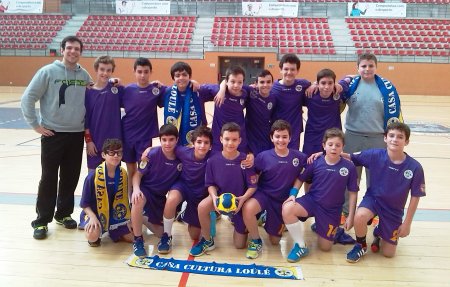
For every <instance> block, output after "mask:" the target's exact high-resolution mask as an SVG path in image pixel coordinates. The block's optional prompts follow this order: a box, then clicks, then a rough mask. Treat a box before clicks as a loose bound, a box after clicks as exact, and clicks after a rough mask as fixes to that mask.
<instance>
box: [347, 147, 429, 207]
mask: <svg viewBox="0 0 450 287" xmlns="http://www.w3.org/2000/svg"><path fill="white" fill-rule="evenodd" d="M351 157H352V161H353V162H354V163H355V165H357V166H360V165H362V166H364V167H366V168H368V169H370V182H371V184H370V186H369V187H368V188H367V192H366V194H367V195H371V196H372V197H374V198H375V199H376V201H377V202H378V203H379V204H380V205H381V206H382V208H383V209H386V210H393V211H395V212H397V213H399V214H403V209H404V207H405V204H406V200H407V199H408V193H409V191H410V190H411V196H416V197H421V196H425V176H424V172H423V168H422V166H421V165H420V163H419V162H418V161H416V160H415V159H413V158H412V157H410V156H409V155H407V154H406V158H405V160H404V161H403V162H402V163H401V164H395V163H393V162H392V161H391V160H390V159H389V156H388V153H387V150H386V149H369V150H365V151H362V152H361V153H354V154H352V155H351Z"/></svg>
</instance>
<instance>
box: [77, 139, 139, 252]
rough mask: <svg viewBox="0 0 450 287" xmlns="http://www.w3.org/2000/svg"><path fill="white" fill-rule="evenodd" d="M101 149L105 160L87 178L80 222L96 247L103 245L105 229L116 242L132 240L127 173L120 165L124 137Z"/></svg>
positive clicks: (110, 141)
mask: <svg viewBox="0 0 450 287" xmlns="http://www.w3.org/2000/svg"><path fill="white" fill-rule="evenodd" d="M101 150H102V157H103V159H105V162H104V163H102V164H100V165H99V166H98V167H97V168H96V170H95V171H91V172H89V174H88V176H87V177H86V179H85V181H84V186H83V193H82V196H81V200H80V207H81V208H83V213H84V216H83V218H82V220H81V221H80V225H82V226H83V227H84V230H85V234H86V238H87V240H88V243H89V245H90V246H92V247H97V246H100V243H101V236H102V234H103V233H105V232H109V236H110V237H111V239H112V240H113V241H114V242H117V241H120V240H122V241H126V242H130V243H131V242H133V236H132V234H131V231H130V229H129V227H128V224H129V220H130V215H131V211H130V206H129V202H128V188H127V185H128V184H127V183H128V182H127V172H126V171H125V169H123V168H121V167H120V163H121V160H122V153H123V150H122V142H121V140H120V139H106V140H105V142H104V144H103V147H102V149H101Z"/></svg>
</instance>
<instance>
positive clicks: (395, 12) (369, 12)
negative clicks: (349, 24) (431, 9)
mask: <svg viewBox="0 0 450 287" xmlns="http://www.w3.org/2000/svg"><path fill="white" fill-rule="evenodd" d="M347 5H348V16H351V17H359V16H361V17H406V3H391V2H390V3H361V2H354V3H351V2H350V3H347Z"/></svg>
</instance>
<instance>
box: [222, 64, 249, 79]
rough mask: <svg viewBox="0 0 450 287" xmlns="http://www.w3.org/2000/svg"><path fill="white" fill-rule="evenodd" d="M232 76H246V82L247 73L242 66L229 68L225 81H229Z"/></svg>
mask: <svg viewBox="0 0 450 287" xmlns="http://www.w3.org/2000/svg"><path fill="white" fill-rule="evenodd" d="M230 75H233V76H237V75H242V76H244V80H245V71H244V69H243V68H242V67H241V66H231V67H229V68H228V69H227V70H226V72H225V80H227V81H228V79H229V78H230Z"/></svg>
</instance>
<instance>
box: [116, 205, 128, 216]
mask: <svg viewBox="0 0 450 287" xmlns="http://www.w3.org/2000/svg"><path fill="white" fill-rule="evenodd" d="M126 214H127V208H126V207H125V205H123V204H118V205H117V206H116V208H115V209H114V213H113V216H114V219H122V218H125V215H126Z"/></svg>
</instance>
